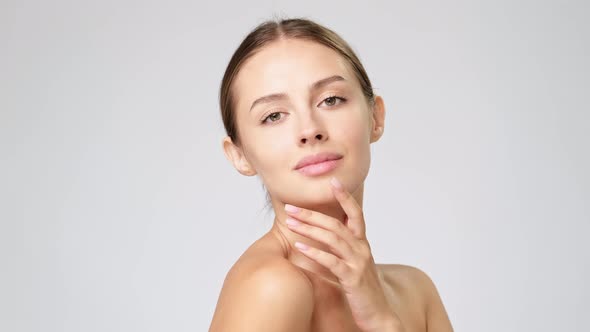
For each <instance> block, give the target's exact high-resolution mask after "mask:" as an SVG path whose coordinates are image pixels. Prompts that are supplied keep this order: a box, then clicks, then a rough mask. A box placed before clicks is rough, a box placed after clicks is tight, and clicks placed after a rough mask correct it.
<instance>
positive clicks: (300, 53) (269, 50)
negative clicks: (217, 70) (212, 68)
mask: <svg viewBox="0 0 590 332" xmlns="http://www.w3.org/2000/svg"><path fill="white" fill-rule="evenodd" d="M332 75H340V76H342V77H344V78H345V79H346V82H348V83H345V84H354V82H355V79H354V76H353V75H352V73H351V71H350V70H349V67H348V65H347V63H346V62H345V60H344V59H343V58H342V56H340V54H338V53H337V52H336V51H334V50H332V49H331V48H329V47H327V46H324V45H321V44H319V43H316V42H311V41H306V40H300V39H283V40H280V41H277V42H273V43H271V44H269V45H266V46H265V47H263V48H262V49H261V50H259V51H258V52H257V53H256V54H254V55H253V56H252V57H250V58H249V59H248V60H247V61H246V62H245V63H244V64H243V65H242V68H241V69H240V71H239V73H238V75H237V76H236V79H235V81H234V89H235V90H234V92H235V97H236V99H235V100H236V103H237V106H238V109H244V108H245V107H249V106H247V105H249V103H252V101H254V100H255V99H256V98H258V97H260V96H263V95H267V94H271V93H281V92H285V93H287V94H291V93H296V92H299V91H306V90H307V89H308V87H309V85H310V84H312V83H313V82H316V81H318V80H320V79H323V78H326V77H329V76H332ZM337 84H343V83H337Z"/></svg>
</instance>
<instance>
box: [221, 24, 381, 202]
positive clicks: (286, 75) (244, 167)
mask: <svg viewBox="0 0 590 332" xmlns="http://www.w3.org/2000/svg"><path fill="white" fill-rule="evenodd" d="M220 107H221V114H222V118H223V122H224V126H225V129H226V132H227V135H228V136H227V137H225V138H224V142H223V147H224V152H225V154H226V156H227V158H228V159H229V160H230V161H231V162H232V163H233V165H234V166H235V167H236V169H237V170H238V171H239V172H240V173H242V174H244V175H256V174H258V175H259V176H260V178H261V179H262V182H263V184H264V186H265V187H266V188H267V190H268V192H269V194H270V196H271V197H272V198H273V200H277V201H280V202H290V203H292V204H299V205H302V206H304V205H314V204H324V203H328V202H329V201H332V200H333V198H332V194H331V192H330V188H329V185H328V181H329V179H330V177H332V176H336V177H338V178H339V179H340V180H341V182H342V183H343V185H344V186H345V187H346V188H347V189H348V190H349V191H355V190H358V189H359V188H362V184H363V182H364V179H365V178H366V176H367V174H368V170H369V165H370V147H369V145H370V143H372V142H374V141H376V140H378V139H379V138H380V136H381V134H382V133H383V120H384V112H385V110H384V107H383V102H382V99H381V98H380V97H378V96H374V94H373V89H372V86H371V82H370V80H369V78H368V76H367V74H366V72H365V70H364V68H363V66H362V64H361V63H360V61H359V59H358V58H357V56H356V55H355V54H354V52H353V51H352V49H351V48H350V46H349V45H348V44H347V43H346V42H345V41H344V40H342V38H340V37H339V36H338V35H337V34H336V33H334V32H333V31H331V30H329V29H327V28H325V27H323V26H321V25H319V24H316V23H314V22H312V21H309V20H306V19H286V20H280V21H278V22H274V21H269V22H265V23H263V24H261V25H259V26H258V27H257V28H256V29H254V30H253V31H252V32H251V33H250V34H249V35H248V36H247V37H246V38H245V39H244V41H243V42H242V43H241V45H240V46H239V47H238V49H237V50H236V52H235V53H234V55H233V56H232V58H231V60H230V63H229V65H228V67H227V69H226V72H225V75H224V77H223V81H222V85H221V91H220ZM325 152H328V153H334V154H337V155H340V156H341V157H342V158H341V159H340V160H338V161H337V162H336V168H334V169H333V170H331V171H329V172H327V173H324V174H321V175H314V176H310V175H305V174H303V173H302V172H301V171H299V170H296V169H295V167H296V165H297V163H298V162H299V161H300V160H301V158H303V157H306V156H309V155H315V154H318V153H325Z"/></svg>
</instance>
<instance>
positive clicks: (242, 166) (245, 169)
mask: <svg viewBox="0 0 590 332" xmlns="http://www.w3.org/2000/svg"><path fill="white" fill-rule="evenodd" d="M222 145H223V153H224V154H225V157H226V158H227V160H229V161H230V162H231V163H232V164H233V165H234V167H235V168H236V170H238V172H240V174H242V175H246V176H252V175H256V171H255V170H254V168H252V165H250V162H248V160H247V159H246V156H245V155H244V151H243V150H242V148H240V147H238V146H236V145H235V144H234V143H233V142H232V139H231V138H230V137H229V136H226V137H224V138H223V142H222Z"/></svg>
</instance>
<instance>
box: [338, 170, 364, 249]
mask: <svg viewBox="0 0 590 332" xmlns="http://www.w3.org/2000/svg"><path fill="white" fill-rule="evenodd" d="M330 183H331V184H332V192H333V193H334V197H336V200H338V202H339V203H340V206H342V209H343V210H344V212H345V213H346V216H348V224H347V226H348V228H349V229H350V230H351V231H352V234H354V236H356V237H357V238H360V239H364V238H365V219H364V218H363V212H362V210H361V207H360V206H359V204H358V202H357V201H356V199H355V198H354V197H353V196H352V195H351V194H350V193H349V192H348V191H347V190H346V189H345V188H344V187H343V186H342V184H341V183H340V181H338V179H336V178H335V177H333V178H332V179H331V180H330Z"/></svg>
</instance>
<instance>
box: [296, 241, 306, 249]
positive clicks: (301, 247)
mask: <svg viewBox="0 0 590 332" xmlns="http://www.w3.org/2000/svg"><path fill="white" fill-rule="evenodd" d="M295 246H296V247H297V248H299V249H301V250H307V249H309V247H308V246H307V245H305V244H303V243H301V242H295Z"/></svg>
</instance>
